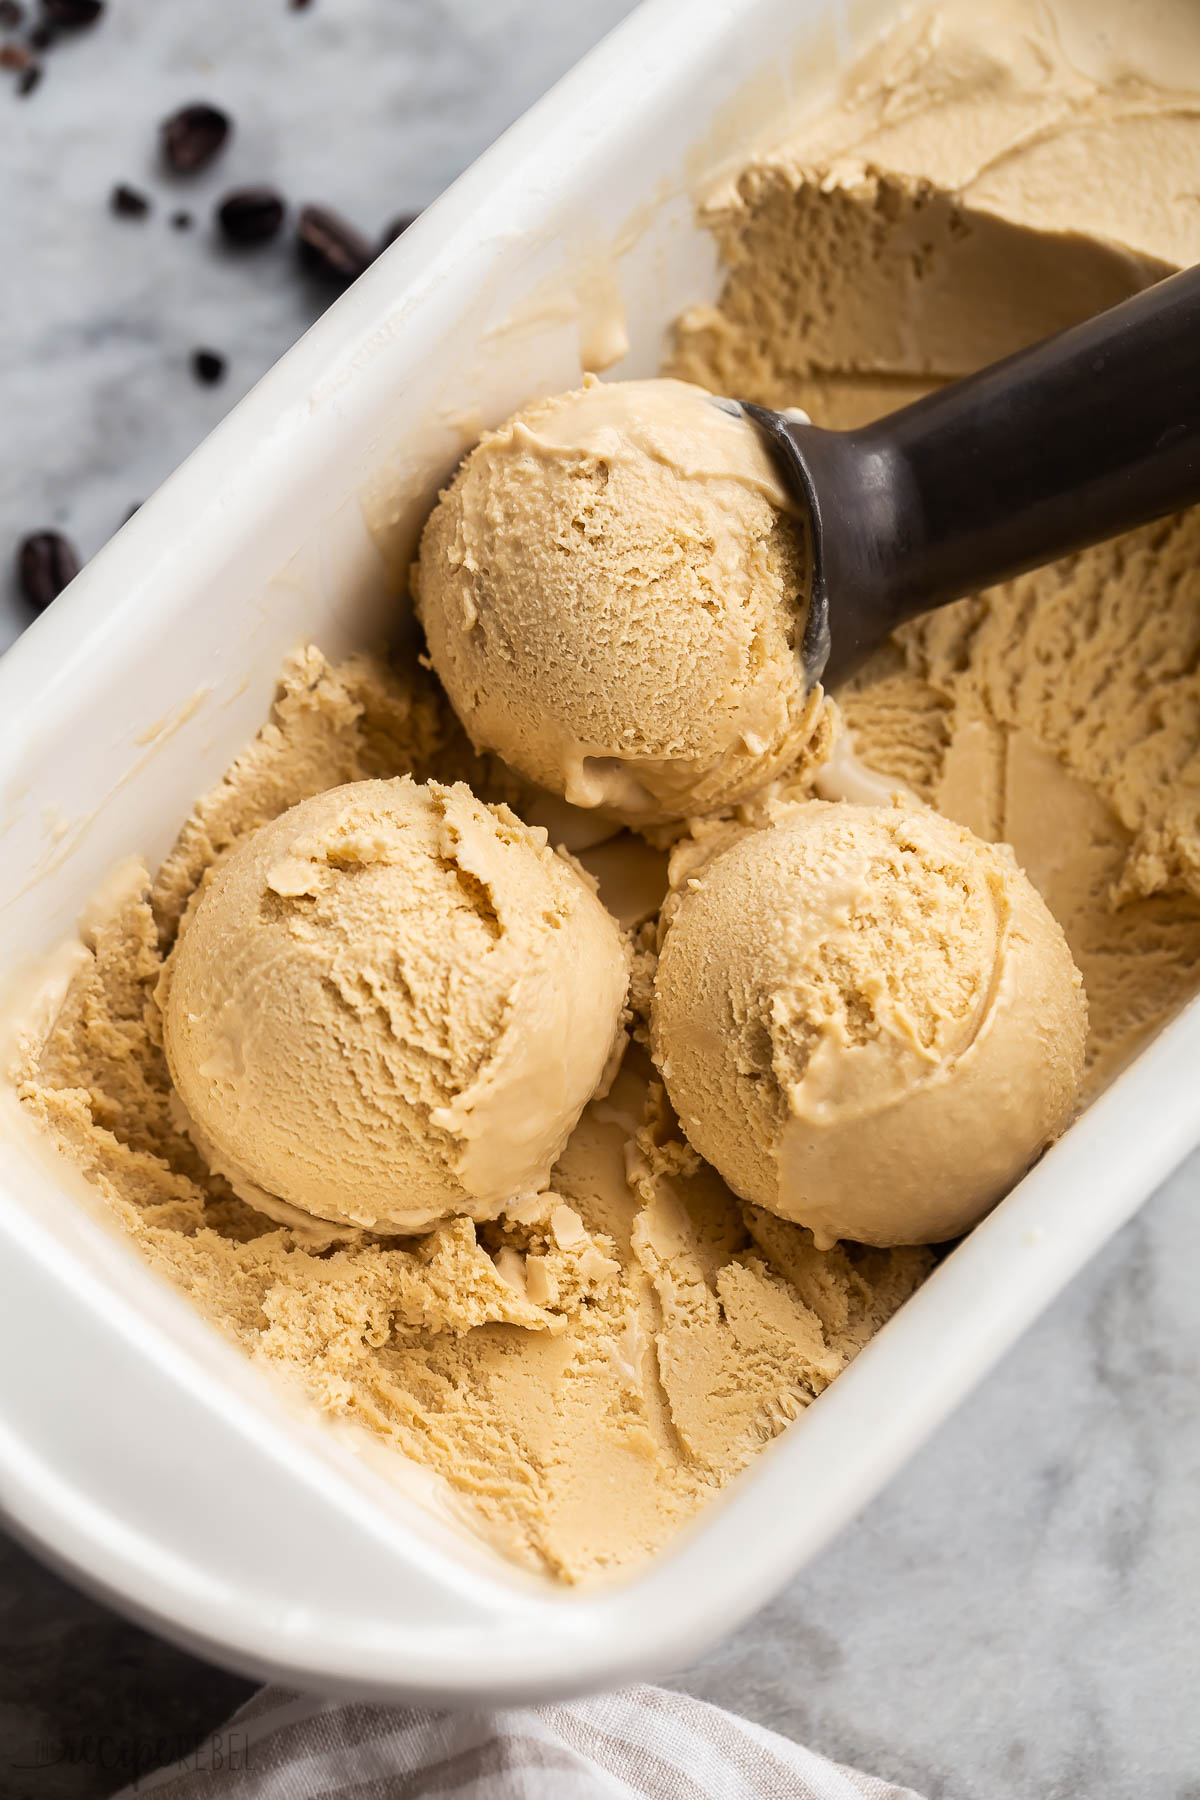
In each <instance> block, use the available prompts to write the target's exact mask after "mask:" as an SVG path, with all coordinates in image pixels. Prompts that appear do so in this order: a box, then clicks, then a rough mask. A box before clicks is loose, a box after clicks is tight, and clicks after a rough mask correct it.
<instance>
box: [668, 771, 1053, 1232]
mask: <svg viewBox="0 0 1200 1800" xmlns="http://www.w3.org/2000/svg"><path fill="white" fill-rule="evenodd" d="M730 839H732V841H730ZM674 874H675V878H676V882H677V883H678V886H677V887H676V890H675V893H674V895H673V898H672V901H671V902H669V903H668V905H667V906H666V907H664V909H663V920H664V926H665V929H664V932H663V941H662V944H661V947H660V950H659V955H658V971H657V977H656V981H655V989H654V1002H653V1007H652V1010H651V1015H650V1022H651V1038H652V1043H653V1046H654V1056H655V1061H656V1062H657V1064H658V1067H659V1069H660V1071H661V1073H662V1076H663V1080H664V1082H665V1083H666V1088H667V1092H668V1094H669V1095H670V1097H671V1101H672V1104H673V1105H674V1107H675V1110H676V1112H677V1113H678V1114H679V1119H680V1123H681V1124H682V1126H683V1129H684V1132H685V1134H686V1136H687V1139H688V1141H689V1143H691V1144H692V1145H694V1147H695V1148H696V1149H697V1150H698V1151H699V1152H700V1154H701V1155H702V1156H703V1157H705V1158H706V1159H707V1160H708V1161H709V1162H710V1163H712V1165H713V1167H714V1168H716V1169H719V1170H720V1172H721V1174H722V1175H723V1176H724V1177H725V1179H726V1181H727V1182H728V1183H729V1185H730V1187H731V1188H732V1189H733V1191H734V1192H735V1193H736V1194H740V1195H741V1197H742V1199H743V1200H750V1201H753V1202H755V1203H756V1204H757V1205H759V1206H762V1207H765V1208H766V1209H767V1210H768V1211H769V1212H773V1213H778V1214H779V1215H780V1217H782V1218H785V1219H793V1220H795V1221H797V1222H798V1223H799V1224H801V1225H806V1226H808V1228H809V1229H810V1230H811V1231H812V1233H813V1235H814V1237H815V1239H816V1242H817V1244H818V1246H819V1247H821V1248H829V1247H830V1246H831V1245H832V1244H833V1243H835V1242H836V1241H837V1239H839V1238H851V1239H854V1240H856V1241H857V1242H859V1243H865V1244H906V1243H907V1244H914V1243H936V1242H939V1241H941V1240H943V1239H946V1238H951V1237H957V1236H959V1235H960V1234H961V1233H962V1232H964V1231H967V1230H969V1229H970V1227H971V1226H972V1225H974V1224H975V1223H976V1222H977V1221H978V1220H979V1219H980V1218H981V1217H982V1215H983V1214H984V1213H985V1212H986V1211H987V1210H988V1209H989V1208H990V1207H991V1206H992V1205H994V1204H995V1202H996V1201H997V1200H998V1199H999V1198H1000V1197H1001V1195H1002V1194H1004V1193H1006V1192H1007V1190H1008V1189H1009V1188H1010V1187H1011V1186H1012V1184H1013V1182H1014V1181H1015V1180H1016V1179H1017V1178H1018V1177H1019V1176H1020V1175H1021V1174H1022V1172H1023V1171H1024V1170H1025V1169H1026V1168H1027V1167H1028V1166H1029V1164H1030V1163H1031V1162H1032V1161H1033V1160H1034V1158H1035V1157H1036V1156H1037V1155H1038V1154H1039V1153H1040V1152H1041V1151H1042V1150H1043V1149H1045V1147H1046V1145H1047V1144H1049V1143H1051V1142H1052V1141H1053V1140H1054V1138H1056V1137H1057V1136H1059V1134H1060V1133H1061V1132H1062V1131H1063V1130H1064V1128H1065V1127H1066V1125H1067V1124H1068V1122H1069V1120H1070V1118H1071V1114H1072V1110H1073V1107H1074V1103H1075V1094H1076V1089H1077V1087H1078V1085H1079V1078H1080V1075H1081V1073H1082V1070H1083V1048H1084V1039H1085V1036H1086V1028H1087V1012H1086V1006H1085V1003H1084V998H1083V984H1082V981H1081V979H1080V976H1079V972H1078V970H1077V969H1076V968H1075V965H1074V963H1073V962H1072V961H1071V955H1070V951H1069V950H1068V949H1067V945H1066V940H1065V939H1064V937H1063V934H1062V930H1061V928H1060V926H1059V925H1058V924H1057V923H1056V922H1055V920H1054V919H1053V918H1052V917H1051V915H1050V913H1049V911H1048V910H1047V908H1046V905H1045V902H1044V901H1043V900H1042V899H1041V897H1040V896H1039V894H1038V893H1037V892H1036V890H1035V889H1034V888H1033V887H1032V885H1031V884H1030V882H1029V881H1028V880H1027V879H1026V877H1025V876H1024V875H1023V874H1022V873H1021V871H1020V870H1019V869H1018V868H1017V867H1016V865H1015V863H1014V862H1013V860H1012V856H1011V854H1010V853H1009V852H1007V851H1006V850H1003V849H996V848H993V847H992V846H991V845H988V844H983V843H980V842H979V840H978V839H976V838H974V837H972V835H971V834H970V832H968V831H965V830H963V828H962V827H961V826H958V825H954V824H952V823H951V822H950V821H949V820H947V819H943V818H940V817H939V816H938V815H937V814H936V813H934V812H931V811H928V810H925V809H914V808H909V807H899V806H897V807H863V806H852V805H847V804H845V803H839V804H828V803H822V802H820V801H811V802H809V803H808V804H806V805H802V806H794V807H790V808H783V809H781V810H780V811H779V812H778V813H777V815H776V817H775V820H774V822H773V823H771V824H768V825H766V826H765V827H763V828H761V829H758V830H751V831H737V830H736V829H735V830H734V831H732V832H730V831H725V832H722V831H717V832H714V833H710V834H709V836H708V839H707V842H706V840H705V838H703V837H702V838H701V839H700V841H699V844H698V845H689V846H687V847H685V849H684V850H682V851H680V852H678V853H677V857H676V868H675V870H674Z"/></svg>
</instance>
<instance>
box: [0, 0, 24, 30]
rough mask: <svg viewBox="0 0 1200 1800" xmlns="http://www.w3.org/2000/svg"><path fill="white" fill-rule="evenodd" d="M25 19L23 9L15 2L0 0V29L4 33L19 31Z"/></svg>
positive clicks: (15, 0) (12, 0)
mask: <svg viewBox="0 0 1200 1800" xmlns="http://www.w3.org/2000/svg"><path fill="white" fill-rule="evenodd" d="M24 17H25V8H24V7H23V6H19V5H18V4H17V0H0V28H2V29H3V30H5V31H16V30H18V29H19V27H20V24H21V20H22V19H23V18H24Z"/></svg>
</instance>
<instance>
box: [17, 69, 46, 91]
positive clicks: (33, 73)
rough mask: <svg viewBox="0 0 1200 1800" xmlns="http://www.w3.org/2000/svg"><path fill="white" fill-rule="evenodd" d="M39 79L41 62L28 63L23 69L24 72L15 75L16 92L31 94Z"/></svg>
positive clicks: (40, 76) (40, 77)
mask: <svg viewBox="0 0 1200 1800" xmlns="http://www.w3.org/2000/svg"><path fill="white" fill-rule="evenodd" d="M41 79H42V65H41V63H30V65H29V67H28V68H27V69H26V70H25V71H24V73H23V74H21V75H19V76H18V77H17V92H18V94H32V92H33V90H34V88H35V87H36V86H37V84H38V82H39V81H40V80H41Z"/></svg>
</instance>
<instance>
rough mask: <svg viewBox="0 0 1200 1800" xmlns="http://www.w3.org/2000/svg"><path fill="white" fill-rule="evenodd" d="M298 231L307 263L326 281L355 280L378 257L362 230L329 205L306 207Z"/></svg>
mask: <svg viewBox="0 0 1200 1800" xmlns="http://www.w3.org/2000/svg"><path fill="white" fill-rule="evenodd" d="M296 235H297V239H298V242H299V246H300V257H301V261H302V262H303V263H304V266H305V267H306V268H307V269H310V270H311V271H312V273H313V274H314V275H319V276H321V277H322V278H323V279H324V280H326V281H337V282H341V283H343V284H345V283H346V282H349V281H354V280H355V279H356V277H357V276H359V275H361V274H362V272H363V270H364V269H366V268H368V267H369V266H370V264H371V263H372V262H373V261H374V257H375V253H374V251H373V250H372V248H371V246H370V244H369V243H368V242H367V240H366V238H365V237H364V236H363V234H362V232H361V231H356V230H355V228H354V226H353V225H350V224H347V222H346V220H345V219H343V218H341V217H339V215H338V214H337V213H335V212H331V211H330V210H329V208H328V207H326V206H306V207H304V208H303V210H302V211H301V214H300V219H299V222H298V224H297V227H296Z"/></svg>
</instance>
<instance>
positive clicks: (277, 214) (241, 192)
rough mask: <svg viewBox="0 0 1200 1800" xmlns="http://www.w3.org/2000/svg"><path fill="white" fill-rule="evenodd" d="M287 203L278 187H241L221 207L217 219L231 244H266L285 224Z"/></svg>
mask: <svg viewBox="0 0 1200 1800" xmlns="http://www.w3.org/2000/svg"><path fill="white" fill-rule="evenodd" d="M283 214H284V204H283V201H282V199H281V198H280V196H279V195H278V194H277V193H276V192H275V190H274V188H269V187H252V188H237V189H236V190H235V191H234V192H233V193H232V194H226V196H225V198H224V200H222V202H221V204H220V205H219V206H218V208H217V223H218V225H219V226H220V227H221V230H222V232H223V233H224V235H225V236H226V237H227V238H228V239H229V242H230V243H231V244H265V243H266V241H267V239H268V238H273V237H274V236H275V234H276V232H277V231H278V230H279V227H280V226H281V225H282V224H283Z"/></svg>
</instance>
